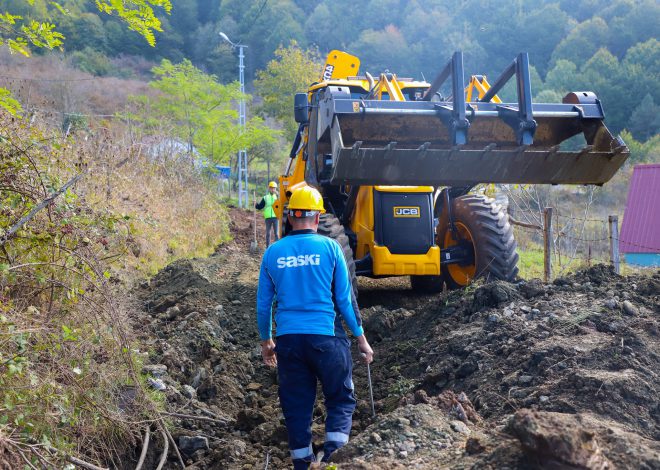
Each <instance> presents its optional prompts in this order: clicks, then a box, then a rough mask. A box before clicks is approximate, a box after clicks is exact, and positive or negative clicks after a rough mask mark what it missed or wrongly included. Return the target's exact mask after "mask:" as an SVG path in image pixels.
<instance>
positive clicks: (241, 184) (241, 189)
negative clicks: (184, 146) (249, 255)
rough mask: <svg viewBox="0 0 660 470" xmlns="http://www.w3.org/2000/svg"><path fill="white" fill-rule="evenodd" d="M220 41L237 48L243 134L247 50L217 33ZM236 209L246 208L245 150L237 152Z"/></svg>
mask: <svg viewBox="0 0 660 470" xmlns="http://www.w3.org/2000/svg"><path fill="white" fill-rule="evenodd" d="M218 34H219V35H220V37H221V38H222V39H224V40H225V41H227V42H228V43H229V44H231V47H232V49H236V48H238V83H239V84H240V91H241V99H240V101H239V103H238V125H239V126H240V128H241V130H240V132H241V133H244V132H245V125H246V121H247V117H246V114H247V113H246V109H245V65H244V62H243V59H244V58H245V54H244V53H243V49H245V48H247V46H246V45H244V44H235V43H233V42H232V41H231V40H230V39H229V37H228V36H227V35H226V34H225V33H223V32H220V33H218ZM237 167H238V207H245V208H247V207H248V205H249V204H248V156H247V149H245V148H243V149H241V150H239V151H238V165H237Z"/></svg>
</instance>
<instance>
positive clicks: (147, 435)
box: [135, 426, 151, 470]
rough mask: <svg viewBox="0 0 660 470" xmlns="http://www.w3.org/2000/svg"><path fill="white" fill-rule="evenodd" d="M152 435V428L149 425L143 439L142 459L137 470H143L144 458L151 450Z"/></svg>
mask: <svg viewBox="0 0 660 470" xmlns="http://www.w3.org/2000/svg"><path fill="white" fill-rule="evenodd" d="M150 437H151V430H150V429H149V426H147V430H146V431H145V433H144V439H143V440H142V452H141V453H140V459H139V460H138V463H137V466H136V467H135V470H141V468H142V465H144V459H145V458H146V457H147V451H148V450H149V438H150Z"/></svg>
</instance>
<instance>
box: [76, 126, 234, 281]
mask: <svg viewBox="0 0 660 470" xmlns="http://www.w3.org/2000/svg"><path fill="white" fill-rule="evenodd" d="M138 132H139V129H137V128H134V127H133V126H132V125H131V124H130V123H128V122H124V123H120V122H117V121H116V122H114V123H112V124H111V125H109V126H108V127H106V128H105V129H103V130H102V132H96V133H95V136H94V137H90V138H88V139H87V140H86V142H85V144H84V145H85V149H86V150H85V152H86V153H87V154H90V155H93V158H91V159H90V160H89V163H88V171H89V172H90V174H91V175H93V177H92V178H87V179H86V180H85V181H83V182H82V183H81V186H80V187H81V192H82V194H84V195H85V198H86V199H87V201H88V202H89V203H90V204H91V205H93V206H94V207H97V208H98V207H103V208H105V209H106V210H108V211H110V212H112V213H115V214H121V215H123V217H124V218H125V222H126V228H127V232H126V236H127V247H128V253H127V254H128V256H125V257H123V258H122V259H121V260H120V261H121V264H119V263H118V264H116V266H115V268H116V269H117V270H119V271H121V272H122V274H123V275H126V274H129V275H130V274H131V273H134V272H135V270H137V271H138V273H141V274H143V275H144V274H147V275H153V274H155V273H156V272H157V271H158V270H159V269H161V268H162V267H164V266H165V265H167V264H168V263H170V262H172V261H174V260H175V259H179V258H185V257H199V256H207V255H209V254H211V253H213V251H215V248H216V247H217V246H218V245H219V244H220V243H222V242H223V241H225V240H226V239H227V238H228V236H229V231H228V221H227V216H226V211H225V210H224V208H223V206H222V205H221V203H220V197H219V194H218V193H217V191H216V190H215V189H214V188H213V185H211V184H208V182H207V181H206V179H205V177H204V176H203V170H202V169H201V168H199V167H198V166H195V164H193V162H192V160H190V159H189V158H188V157H187V156H185V155H181V154H178V153H176V152H174V153H168V152H162V151H157V150H158V147H159V143H160V142H162V141H163V140H164V139H166V137H165V136H162V137H159V138H154V137H151V138H148V139H147V138H142V137H141V136H140V134H139V133H138Z"/></svg>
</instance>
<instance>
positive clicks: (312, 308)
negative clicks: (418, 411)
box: [257, 186, 373, 470]
mask: <svg viewBox="0 0 660 470" xmlns="http://www.w3.org/2000/svg"><path fill="white" fill-rule="evenodd" d="M323 212H325V210H324V208H323V199H322V197H321V195H320V194H319V192H318V191H317V190H316V189H314V188H312V187H309V186H305V187H302V188H299V189H296V190H295V191H294V192H293V194H292V195H291V198H290V200H289V213H288V219H289V222H290V223H291V227H292V228H293V230H292V231H291V232H290V233H289V234H288V235H287V236H286V237H284V238H282V239H281V240H280V241H278V242H276V243H274V244H273V245H271V246H270V247H269V248H268V249H267V250H266V252H265V253H264V256H263V260H262V262H261V271H260V273H259V289H258V293H257V323H258V326H259V334H260V336H261V354H262V357H263V360H264V363H265V364H266V365H268V366H271V367H277V372H278V378H279V397H280V405H281V406H282V411H283V413H284V418H285V421H286V427H287V431H288V433H289V449H290V453H291V458H292V460H293V468H294V469H295V470H300V469H307V468H309V466H310V464H311V463H312V462H314V461H315V456H314V452H313V450H312V428H311V425H312V414H313V411H314V402H315V401H316V384H317V380H320V382H321V387H322V390H323V396H324V398H325V407H326V411H327V419H326V423H325V429H326V434H325V443H324V446H323V457H322V459H321V460H322V461H327V460H328V458H329V457H330V455H331V454H332V452H334V451H335V450H337V449H338V448H339V447H341V446H343V445H345V444H346V443H347V442H348V437H349V434H350V431H351V424H352V417H353V412H354V411H355V404H356V400H355V394H354V392H353V379H352V375H353V374H352V372H353V363H352V359H351V352H350V342H349V340H348V338H347V337H346V333H345V332H344V328H343V326H342V324H341V319H343V320H344V322H345V323H346V325H347V326H348V328H349V329H350V330H351V332H352V333H353V335H354V336H356V337H357V342H358V348H359V350H360V352H361V353H362V356H363V358H364V360H365V361H366V362H367V363H370V362H371V361H372V360H373V350H372V349H371V346H369V343H368V341H367V339H366V337H365V336H364V331H363V329H362V321H361V318H360V313H359V310H358V307H357V301H356V300H355V295H354V293H353V287H352V285H351V281H350V279H349V276H348V269H347V267H346V261H345V259H344V255H343V253H342V250H341V248H340V246H339V244H338V243H337V242H336V241H335V240H332V239H330V238H327V237H324V236H322V235H318V234H317V233H316V229H317V227H318V224H319V216H320V214H321V213H323ZM274 299H275V300H277V311H276V312H275V323H276V342H274V341H273V334H272V323H273V320H272V311H271V309H272V304H273V300H274Z"/></svg>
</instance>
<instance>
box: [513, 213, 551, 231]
mask: <svg viewBox="0 0 660 470" xmlns="http://www.w3.org/2000/svg"><path fill="white" fill-rule="evenodd" d="M509 222H511V224H512V225H518V226H519V227H526V228H533V229H536V230H543V227H541V226H540V225H536V224H529V223H527V222H521V221H519V220H516V219H514V218H513V217H511V216H509Z"/></svg>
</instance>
